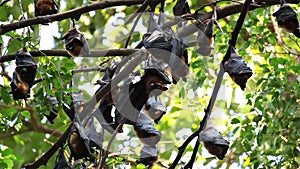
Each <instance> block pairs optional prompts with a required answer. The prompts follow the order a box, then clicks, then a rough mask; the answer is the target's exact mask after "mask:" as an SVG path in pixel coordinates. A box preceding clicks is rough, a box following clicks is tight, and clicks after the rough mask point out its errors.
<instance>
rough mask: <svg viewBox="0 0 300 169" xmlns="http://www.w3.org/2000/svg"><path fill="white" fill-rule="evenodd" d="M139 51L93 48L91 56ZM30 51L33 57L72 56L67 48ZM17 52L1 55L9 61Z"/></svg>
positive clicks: (3, 59) (1, 58) (127, 53)
mask: <svg viewBox="0 0 300 169" xmlns="http://www.w3.org/2000/svg"><path fill="white" fill-rule="evenodd" d="M137 51H139V49H108V50H92V51H90V52H91V55H90V57H104V56H127V55H130V54H132V53H134V52H137ZM29 53H30V54H31V55H32V56H33V57H39V56H63V57H72V56H71V55H69V54H68V52H67V51H66V50H63V49H57V50H32V51H29ZM15 58H16V54H8V55H4V56H2V57H0V63H1V62H7V61H11V60H14V59H15Z"/></svg>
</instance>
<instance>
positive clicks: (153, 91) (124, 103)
mask: <svg viewBox="0 0 300 169" xmlns="http://www.w3.org/2000/svg"><path fill="white" fill-rule="evenodd" d="M170 83H171V81H170V80H169V78H168V76H167V75H166V74H165V73H164V71H163V70H160V69H158V68H156V67H148V68H145V73H144V75H143V76H142V77H141V79H140V81H139V82H137V83H133V82H130V83H129V84H126V85H124V86H123V87H121V90H120V93H119V95H118V99H117V101H116V103H115V106H116V108H117V110H116V119H117V122H118V123H123V124H131V125H135V124H136V121H137V119H138V116H139V114H140V111H141V109H142V108H143V106H144V105H145V103H146V101H147V100H148V98H149V97H151V96H158V95H160V94H161V93H162V92H163V91H166V90H168V88H167V87H166V84H170Z"/></svg>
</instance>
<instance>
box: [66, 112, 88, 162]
mask: <svg viewBox="0 0 300 169" xmlns="http://www.w3.org/2000/svg"><path fill="white" fill-rule="evenodd" d="M68 145H69V148H70V150H71V155H72V156H73V157H74V159H75V160H77V159H81V158H89V157H91V154H92V150H91V149H90V147H91V145H92V144H91V142H90V140H89V138H88V136H87V132H86V131H85V129H84V128H83V127H82V124H81V123H80V122H79V120H78V117H76V116H75V118H74V125H73V130H72V132H71V134H70V136H69V139H68Z"/></svg>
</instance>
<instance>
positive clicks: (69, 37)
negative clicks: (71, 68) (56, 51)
mask: <svg viewBox="0 0 300 169" xmlns="http://www.w3.org/2000/svg"><path fill="white" fill-rule="evenodd" d="M62 39H63V40H65V48H66V50H67V51H68V53H69V54H70V55H71V56H90V51H89V45H88V43H87V40H86V39H85V37H84V35H83V34H82V33H81V32H80V31H79V30H77V29H76V28H75V25H74V21H73V25H72V26H71V28H70V30H69V31H68V32H67V33H65V34H64V35H63V37H62Z"/></svg>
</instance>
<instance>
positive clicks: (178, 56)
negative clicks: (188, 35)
mask: <svg viewBox="0 0 300 169" xmlns="http://www.w3.org/2000/svg"><path fill="white" fill-rule="evenodd" d="M172 46H173V47H172V54H171V57H170V59H169V61H168V65H169V67H170V68H171V75H172V82H173V84H177V82H178V81H179V80H180V79H183V80H184V81H186V76H187V75H188V73H189V63H188V62H189V61H188V52H187V50H186V49H185V45H184V44H183V43H182V42H180V41H179V40H178V39H173V40H172Z"/></svg>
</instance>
